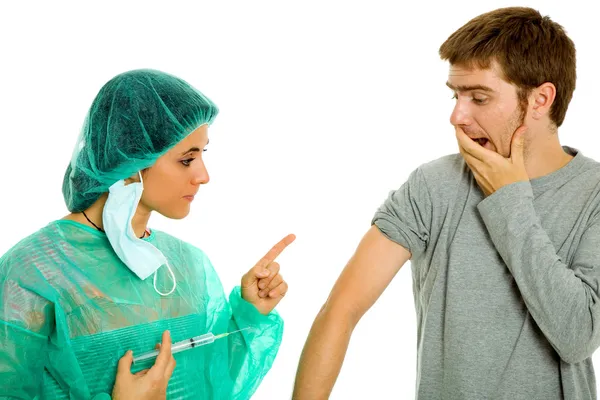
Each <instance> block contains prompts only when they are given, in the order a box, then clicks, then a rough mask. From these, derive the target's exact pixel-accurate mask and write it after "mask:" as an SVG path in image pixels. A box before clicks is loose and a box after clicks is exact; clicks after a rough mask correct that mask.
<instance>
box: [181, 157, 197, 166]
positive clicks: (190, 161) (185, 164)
mask: <svg viewBox="0 0 600 400" xmlns="http://www.w3.org/2000/svg"><path fill="white" fill-rule="evenodd" d="M192 161H194V159H193V158H188V159H187V160H183V161H181V163H182V164H183V165H184V166H186V167H189V166H190V164H191V163H192Z"/></svg>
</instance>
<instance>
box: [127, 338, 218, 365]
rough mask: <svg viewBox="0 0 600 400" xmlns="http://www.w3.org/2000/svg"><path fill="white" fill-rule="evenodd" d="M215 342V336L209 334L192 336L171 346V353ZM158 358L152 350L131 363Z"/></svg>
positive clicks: (135, 358)
mask: <svg viewBox="0 0 600 400" xmlns="http://www.w3.org/2000/svg"><path fill="white" fill-rule="evenodd" d="M214 341H215V335H213V334H212V333H211V332H209V333H206V334H204V335H200V336H194V337H192V338H189V339H185V340H182V341H179V342H176V343H173V344H172V345H171V353H172V354H174V353H179V352H181V351H184V350H188V349H192V348H194V347H198V346H204V345H205V344H211V343H212V342H214ZM157 356H158V350H152V351H149V352H147V353H143V354H141V355H139V356H137V357H134V358H133V362H134V363H137V362H140V361H144V360H148V359H150V358H156V357H157Z"/></svg>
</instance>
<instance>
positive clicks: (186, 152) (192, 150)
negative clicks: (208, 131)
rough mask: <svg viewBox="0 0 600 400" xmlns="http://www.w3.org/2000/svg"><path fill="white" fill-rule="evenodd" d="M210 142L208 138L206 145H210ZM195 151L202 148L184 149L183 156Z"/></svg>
mask: <svg viewBox="0 0 600 400" xmlns="http://www.w3.org/2000/svg"><path fill="white" fill-rule="evenodd" d="M209 143H210V139H208V140H207V141H206V145H207V146H208V144H209ZM194 151H200V149H199V148H198V147H191V148H190V149H189V150H187V151H184V152H183V153H181V155H182V156H184V155H186V154H188V153H193V152H194Z"/></svg>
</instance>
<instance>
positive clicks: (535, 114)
mask: <svg viewBox="0 0 600 400" xmlns="http://www.w3.org/2000/svg"><path fill="white" fill-rule="evenodd" d="M531 96H532V97H533V110H532V112H531V116H532V118H533V119H535V120H540V119H542V117H544V116H546V115H548V114H549V113H550V109H551V108H552V104H553V103H554V99H555V98H556V87H555V86H554V84H552V83H550V82H546V83H542V84H541V85H540V86H538V87H537V88H535V89H533V91H532V93H531Z"/></svg>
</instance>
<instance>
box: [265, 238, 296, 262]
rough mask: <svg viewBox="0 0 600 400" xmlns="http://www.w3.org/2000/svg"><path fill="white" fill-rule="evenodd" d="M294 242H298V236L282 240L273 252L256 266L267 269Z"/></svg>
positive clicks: (269, 252) (274, 247)
mask: <svg viewBox="0 0 600 400" xmlns="http://www.w3.org/2000/svg"><path fill="white" fill-rule="evenodd" d="M294 240H296V235H294V234H289V235H287V236H286V237H284V238H283V239H281V240H280V241H279V243H277V244H276V245H275V246H273V247H272V248H271V250H269V251H268V252H267V254H265V255H264V257H263V258H261V259H260V261H259V262H257V263H256V266H257V267H259V268H266V267H267V265H269V264H270V263H272V262H273V261H275V259H276V258H277V257H278V256H279V255H280V254H281V253H282V252H283V250H285V248H286V247H288V246H289V245H290V244H291V243H292V242H293V241H294Z"/></svg>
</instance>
